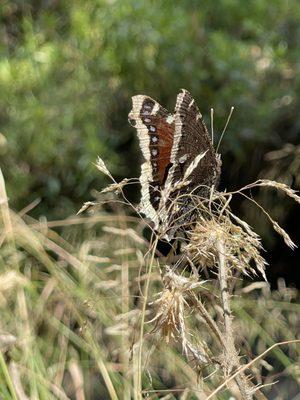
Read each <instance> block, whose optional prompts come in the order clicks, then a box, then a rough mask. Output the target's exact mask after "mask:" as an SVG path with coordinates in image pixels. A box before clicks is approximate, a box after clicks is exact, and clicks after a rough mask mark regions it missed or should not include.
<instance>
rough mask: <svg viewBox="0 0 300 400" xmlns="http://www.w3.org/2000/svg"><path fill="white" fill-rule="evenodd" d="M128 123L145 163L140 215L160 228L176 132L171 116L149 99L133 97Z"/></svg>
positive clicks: (142, 176) (142, 171) (141, 96)
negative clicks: (131, 125) (163, 195)
mask: <svg viewBox="0 0 300 400" xmlns="http://www.w3.org/2000/svg"><path fill="white" fill-rule="evenodd" d="M129 119H130V121H131V123H132V124H133V125H134V126H135V128H136V129H137V134H138V138H139V142H140V147H141V150H142V153H143V156H144V159H145V162H144V163H143V164H142V167H141V176H140V182H141V186H142V198H141V204H140V207H141V212H143V213H144V214H145V215H146V217H148V218H150V219H151V220H152V221H153V222H154V224H155V227H157V226H158V224H159V217H158V214H157V210H158V209H159V204H160V200H161V191H162V190H163V188H164V184H165V181H166V178H167V175H168V170H169V168H170V157H171V152H172V146H173V137H174V130H175V123H174V116H173V115H172V114H170V113H169V112H168V111H167V110H165V109H164V108H163V107H162V106H161V105H160V104H159V103H158V102H157V101H155V100H153V99H152V98H151V97H148V96H143V95H138V96H134V97H132V110H131V112H130V113H129Z"/></svg>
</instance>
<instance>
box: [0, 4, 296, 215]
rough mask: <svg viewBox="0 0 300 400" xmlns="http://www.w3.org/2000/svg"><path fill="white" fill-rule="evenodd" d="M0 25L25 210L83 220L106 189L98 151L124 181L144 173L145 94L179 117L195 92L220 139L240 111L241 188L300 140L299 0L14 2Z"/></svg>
mask: <svg viewBox="0 0 300 400" xmlns="http://www.w3.org/2000/svg"><path fill="white" fill-rule="evenodd" d="M1 17H2V25H1V38H2V41H1V55H2V57H1V61H0V90H1V94H2V95H1V99H0V109H1V114H0V123H1V133H2V135H3V136H1V137H2V140H1V141H0V148H1V156H2V158H3V167H4V173H5V175H6V180H7V182H8V183H7V184H8V191H9V193H10V195H11V197H12V202H13V204H14V205H15V206H17V207H22V206H25V205H26V204H28V202H29V201H31V200H33V199H35V198H36V197H41V198H43V199H45V201H44V202H43V205H44V206H43V207H45V208H44V209H43V208H40V209H39V211H40V212H42V211H44V212H46V213H47V214H48V215H49V213H50V215H52V216H54V215H63V216H65V215H66V214H67V213H68V212H74V211H75V209H76V207H78V205H79V204H80V203H81V201H82V200H86V199H88V198H89V196H90V195H89V193H88V190H89V189H91V188H92V187H93V186H94V187H95V186H96V184H97V185H99V184H100V182H99V178H97V181H96V173H95V171H94V170H93V167H92V165H91V162H92V161H94V160H95V158H96V156H97V155H98V154H101V156H102V157H103V158H105V159H106V160H108V161H109V164H110V168H111V170H112V172H113V173H114V174H116V175H119V176H124V175H127V176H129V175H134V176H137V175H138V166H134V165H132V162H131V160H132V159H136V152H134V151H136V145H135V141H133V138H134V133H133V130H132V129H131V128H130V127H129V126H128V124H127V113H128V111H129V110H130V106H131V105H130V97H131V95H134V94H136V93H147V94H149V95H151V96H153V97H155V98H157V99H158V100H160V101H161V102H162V103H163V104H164V105H166V106H168V107H169V109H170V110H172V109H173V107H174V101H175V96H176V94H177V92H178V90H179V89H180V88H181V87H185V88H187V89H189V90H190V91H191V92H192V94H193V95H194V96H195V98H196V99H197V101H198V104H199V106H200V108H201V110H202V112H203V114H204V115H205V118H206V120H207V122H208V116H209V110H210V107H214V109H215V115H216V118H215V123H216V130H217V131H218V132H220V131H221V130H222V127H223V125H224V120H225V118H226V116H227V113H228V110H229V108H230V106H231V105H234V106H235V107H236V110H237V111H236V113H235V115H234V118H233V120H232V122H231V124H230V128H229V132H228V134H227V136H226V138H225V140H224V144H223V146H222V149H223V152H225V157H226V152H228V151H229V154H231V156H232V157H234V160H235V166H234V167H233V168H231V172H230V173H228V172H226V173H225V177H226V178H229V177H230V178H231V181H232V179H234V182H236V181H238V180H241V179H243V178H242V176H244V179H245V178H249V177H250V178H255V177H256V176H257V173H258V171H259V169H260V160H261V158H262V154H263V153H264V152H265V151H266V150H268V149H270V148H278V147H280V146H281V145H282V144H283V143H285V142H286V141H288V140H290V141H296V137H297V130H298V127H299V123H300V120H299V114H298V113H297V112H296V110H297V109H298V107H299V100H298V99H297V95H296V94H297V92H298V91H299V89H300V87H299V86H300V80H299V76H300V75H299V65H300V63H299V61H300V53H299V51H298V43H299V40H300V24H299V22H300V4H299V3H298V2H297V1H296V0H290V1H281V0H277V1H273V2H268V1H261V0H256V1H252V2H241V1H238V0H220V1H217V2H196V1H175V2H174V1H172V2H170V1H155V2H152V3H151V4H149V3H144V2H141V1H133V0H122V1H102V0H99V1H82V0H77V1H73V2H67V1H60V2H46V3H44V2H33V1H31V2H30V1H29V2H28V1H26V2H25V1H19V2H13V1H6V2H4V6H3V7H2V9H1ZM3 137H5V138H6V141H5V140H4V139H3ZM258 144H259V146H260V148H261V150H260V152H259V154H258V153H256V154H255V157H254V155H253V153H254V150H255V149H256V147H257V145H258ZM245 164H247V165H246V168H245V169H241V166H242V165H245ZM96 182H97V183H96ZM74 207H75V208H74Z"/></svg>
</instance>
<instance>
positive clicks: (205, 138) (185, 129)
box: [170, 89, 221, 197]
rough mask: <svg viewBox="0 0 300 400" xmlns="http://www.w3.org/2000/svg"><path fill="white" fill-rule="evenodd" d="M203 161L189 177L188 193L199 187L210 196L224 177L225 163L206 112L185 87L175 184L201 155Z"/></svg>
mask: <svg viewBox="0 0 300 400" xmlns="http://www.w3.org/2000/svg"><path fill="white" fill-rule="evenodd" d="M203 153H205V156H204V157H203V158H202V159H201V160H200V161H199V163H198V164H197V166H196V167H195V169H194V170H193V171H192V173H191V174H190V176H189V181H190V184H189V186H188V188H187V189H186V190H187V192H190V191H191V190H193V189H195V188H197V189H198V190H197V193H198V194H200V195H202V196H204V197H206V196H207V195H208V194H209V191H210V188H211V187H212V186H213V185H216V184H217V182H218V180H219V177H220V168H221V162H220V159H219V157H218V156H217V154H216V152H215V150H214V148H213V145H212V142H211V139H210V137H209V134H208V131H207V128H206V126H205V123H204V121H203V119H202V115H201V113H200V111H199V109H198V107H197V105H196V103H195V100H194V99H193V98H192V96H191V94H190V93H189V92H188V91H187V90H185V89H182V90H181V92H180V93H179V94H178V96H177V101H176V106H175V132H174V142H173V148H172V152H171V158H170V161H171V163H172V164H174V166H175V168H174V172H173V175H172V183H173V184H174V183H175V182H178V181H180V180H181V179H182V178H183V176H184V174H185V172H186V171H187V169H188V167H189V166H190V165H191V163H192V162H193V161H194V160H195V159H196V157H197V156H198V155H200V154H203Z"/></svg>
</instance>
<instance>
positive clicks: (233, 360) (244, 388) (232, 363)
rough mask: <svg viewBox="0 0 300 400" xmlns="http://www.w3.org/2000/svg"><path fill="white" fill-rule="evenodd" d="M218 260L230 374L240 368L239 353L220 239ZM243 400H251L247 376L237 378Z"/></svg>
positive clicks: (225, 350)
mask: <svg viewBox="0 0 300 400" xmlns="http://www.w3.org/2000/svg"><path fill="white" fill-rule="evenodd" d="M217 250H218V258H219V262H218V264H219V275H218V277H219V284H220V291H221V304H222V309H223V316H224V330H225V332H224V333H225V349H224V353H225V361H226V365H227V367H228V368H229V373H231V371H232V370H233V369H237V368H239V367H240V362H239V357H238V352H237V350H236V348H235V344H234V335H233V328H232V315H231V309H230V294H229V292H228V267H227V265H226V257H225V246H224V242H223V240H222V239H221V238H220V239H219V240H218V244H217ZM235 381H236V383H237V385H238V388H239V391H240V394H241V396H242V399H244V400H251V399H252V398H253V396H252V395H251V388H250V387H249V386H248V383H247V380H246V376H245V375H244V374H239V375H237V376H236V377H235Z"/></svg>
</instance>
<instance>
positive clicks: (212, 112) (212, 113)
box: [210, 108, 214, 144]
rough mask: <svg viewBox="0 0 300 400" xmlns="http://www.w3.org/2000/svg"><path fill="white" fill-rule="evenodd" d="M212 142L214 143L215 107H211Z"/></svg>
mask: <svg viewBox="0 0 300 400" xmlns="http://www.w3.org/2000/svg"><path fill="white" fill-rule="evenodd" d="M210 127H211V142H212V144H214V109H213V108H211V109H210Z"/></svg>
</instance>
